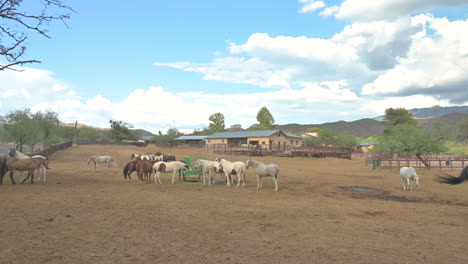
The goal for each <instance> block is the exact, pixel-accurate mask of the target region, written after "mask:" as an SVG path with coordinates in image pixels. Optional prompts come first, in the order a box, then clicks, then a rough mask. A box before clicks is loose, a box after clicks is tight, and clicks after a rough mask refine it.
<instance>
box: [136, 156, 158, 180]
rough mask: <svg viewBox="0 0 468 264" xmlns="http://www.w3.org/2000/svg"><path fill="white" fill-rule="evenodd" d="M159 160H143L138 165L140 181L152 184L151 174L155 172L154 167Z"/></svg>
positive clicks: (137, 170)
mask: <svg viewBox="0 0 468 264" xmlns="http://www.w3.org/2000/svg"><path fill="white" fill-rule="evenodd" d="M156 162H157V160H142V161H139V162H138V163H137V164H136V172H137V174H138V181H140V182H142V181H144V180H146V182H147V183H150V179H151V172H152V171H153V165H154V163H156Z"/></svg>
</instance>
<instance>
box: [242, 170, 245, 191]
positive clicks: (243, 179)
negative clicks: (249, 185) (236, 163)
mask: <svg viewBox="0 0 468 264" xmlns="http://www.w3.org/2000/svg"><path fill="white" fill-rule="evenodd" d="M244 186H245V172H243V173H242V188H244Z"/></svg>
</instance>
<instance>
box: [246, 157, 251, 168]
mask: <svg viewBox="0 0 468 264" xmlns="http://www.w3.org/2000/svg"><path fill="white" fill-rule="evenodd" d="M251 165H252V161H251V160H250V159H248V160H247V162H246V163H245V168H246V169H248V168H249V167H250V166H251Z"/></svg>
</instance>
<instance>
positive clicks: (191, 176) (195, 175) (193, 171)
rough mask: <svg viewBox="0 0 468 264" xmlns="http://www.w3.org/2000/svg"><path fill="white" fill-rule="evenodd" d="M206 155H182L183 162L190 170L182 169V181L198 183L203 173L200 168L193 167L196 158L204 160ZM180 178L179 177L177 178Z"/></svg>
mask: <svg viewBox="0 0 468 264" xmlns="http://www.w3.org/2000/svg"><path fill="white" fill-rule="evenodd" d="M206 159H207V158H206V157H184V161H185V163H186V164H187V165H188V166H189V167H190V170H185V171H182V181H181V182H184V183H194V182H196V183H199V182H200V179H201V176H202V175H203V171H202V168H201V167H200V168H195V164H196V163H197V160H206ZM179 180H180V178H179Z"/></svg>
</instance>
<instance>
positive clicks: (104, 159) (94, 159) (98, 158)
mask: <svg viewBox="0 0 468 264" xmlns="http://www.w3.org/2000/svg"><path fill="white" fill-rule="evenodd" d="M91 161H92V162H94V169H96V168H97V167H98V164H99V163H106V164H107V168H110V167H111V162H112V161H114V160H113V159H112V157H111V156H89V157H88V165H89V163H90V162H91Z"/></svg>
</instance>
